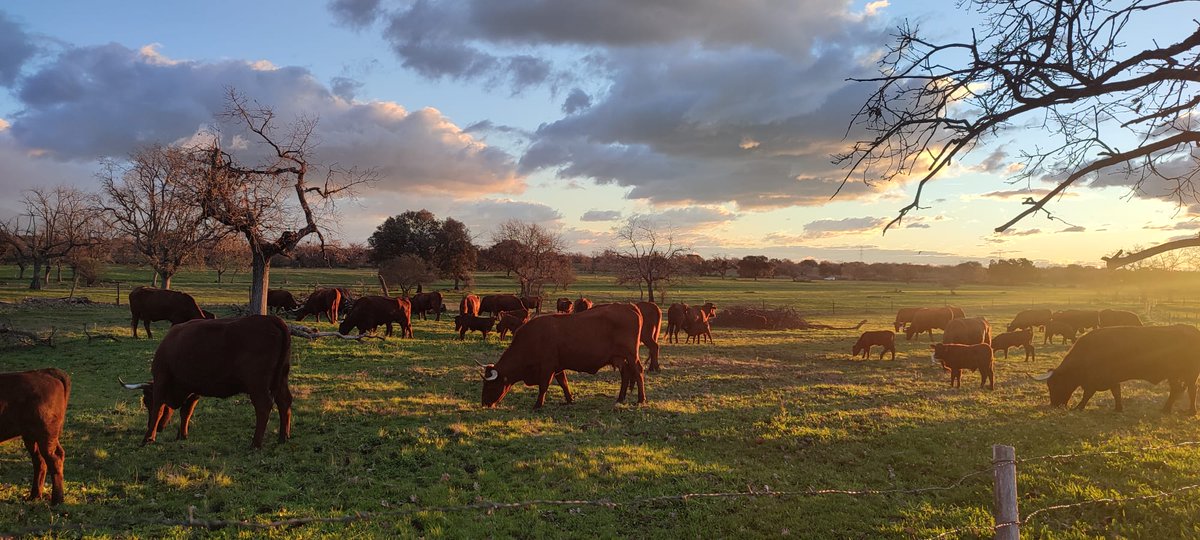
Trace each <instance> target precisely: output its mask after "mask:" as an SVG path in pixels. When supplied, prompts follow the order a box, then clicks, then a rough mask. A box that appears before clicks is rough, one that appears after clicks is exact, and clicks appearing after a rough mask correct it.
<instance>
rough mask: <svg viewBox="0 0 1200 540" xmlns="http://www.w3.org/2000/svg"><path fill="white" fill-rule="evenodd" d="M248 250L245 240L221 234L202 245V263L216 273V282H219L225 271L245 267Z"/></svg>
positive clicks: (233, 270)
mask: <svg viewBox="0 0 1200 540" xmlns="http://www.w3.org/2000/svg"><path fill="white" fill-rule="evenodd" d="M249 252H250V250H249V249H248V248H247V246H246V242H244V241H242V240H241V239H239V238H237V237H236V236H232V235H228V236H222V237H220V238H217V239H215V240H213V241H211V242H209V243H208V244H207V245H205V246H204V247H203V254H204V255H203V257H204V265H205V266H207V267H208V268H209V269H210V270H212V271H214V272H216V273H217V283H221V282H222V280H223V279H224V276H225V273H226V272H230V271H232V272H234V273H235V274H236V273H237V271H238V270H244V269H246V267H247V265H246V263H247V262H248V261H249V260H250V257H249V256H248V254H249Z"/></svg>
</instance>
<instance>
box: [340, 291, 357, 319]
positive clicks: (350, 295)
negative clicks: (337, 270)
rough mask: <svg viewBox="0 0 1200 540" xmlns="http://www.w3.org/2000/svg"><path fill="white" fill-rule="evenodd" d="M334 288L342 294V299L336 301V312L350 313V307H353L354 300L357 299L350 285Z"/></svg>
mask: <svg viewBox="0 0 1200 540" xmlns="http://www.w3.org/2000/svg"><path fill="white" fill-rule="evenodd" d="M334 288H335V289H337V292H339V293H341V295H342V301H341V302H339V303H338V313H350V309H351V308H353V307H354V302H355V301H356V300H358V297H357V296H355V295H354V292H353V291H351V290H350V287H334Z"/></svg>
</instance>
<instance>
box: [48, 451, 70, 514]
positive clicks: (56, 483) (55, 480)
mask: <svg viewBox="0 0 1200 540" xmlns="http://www.w3.org/2000/svg"><path fill="white" fill-rule="evenodd" d="M52 442H53V443H54V452H53V455H54V462H53V463H49V464H48V465H49V466H50V474H52V475H53V476H51V477H50V484H51V485H50V504H59V503H62V502H63V462H65V461H66V459H67V452H66V450H63V447H62V445H61V444H59V442H58V439H55V440H53V441H52Z"/></svg>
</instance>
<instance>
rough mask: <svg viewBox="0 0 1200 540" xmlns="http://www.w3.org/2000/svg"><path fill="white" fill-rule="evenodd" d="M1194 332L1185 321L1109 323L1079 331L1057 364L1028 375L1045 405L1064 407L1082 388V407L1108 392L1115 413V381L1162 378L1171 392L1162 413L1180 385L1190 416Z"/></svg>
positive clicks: (1199, 337)
mask: <svg viewBox="0 0 1200 540" xmlns="http://www.w3.org/2000/svg"><path fill="white" fill-rule="evenodd" d="M1197 351H1200V330H1197V329H1196V327H1194V326H1190V325H1186V324H1176V325H1173V326H1110V327H1107V328H1099V329H1096V330H1092V331H1091V332H1088V333H1087V334H1084V335H1083V336H1081V337H1080V338H1079V340H1078V341H1076V342H1075V344H1074V345H1072V346H1071V350H1069V351H1067V354H1066V356H1064V357H1063V360H1062V363H1060V364H1059V365H1058V367H1056V368H1054V369H1052V370H1050V371H1047V372H1046V373H1045V374H1043V375H1040V376H1036V377H1034V379H1035V380H1039V381H1046V384H1047V386H1048V389H1049V391H1050V405H1051V406H1054V407H1066V406H1067V402H1069V401H1070V400H1071V395H1072V394H1074V393H1075V390H1076V389H1078V388H1083V399H1082V400H1081V401H1080V402H1079V404H1077V405H1075V409H1076V410H1079V409H1082V408H1084V407H1085V406H1086V405H1087V403H1088V400H1090V399H1091V398H1092V394H1095V393H1096V392H1098V391H1100V392H1102V391H1104V390H1109V391H1111V392H1112V395H1113V402H1114V405H1115V410H1116V411H1118V412H1119V411H1121V383H1122V382H1124V381H1129V380H1135V379H1138V380H1143V381H1147V382H1150V383H1152V384H1158V383H1160V382H1162V381H1164V380H1165V381H1167V382H1168V384H1169V386H1170V389H1171V392H1170V394H1169V395H1168V396H1167V402H1166V404H1165V405H1164V406H1163V412H1164V413H1167V412H1170V411H1171V407H1172V405H1174V404H1175V400H1176V399H1178V398H1179V394H1180V392H1182V391H1183V390H1184V389H1185V388H1186V389H1187V393H1188V408H1187V413H1188V414H1189V415H1194V414H1196V377H1197V376H1200V355H1198V354H1197Z"/></svg>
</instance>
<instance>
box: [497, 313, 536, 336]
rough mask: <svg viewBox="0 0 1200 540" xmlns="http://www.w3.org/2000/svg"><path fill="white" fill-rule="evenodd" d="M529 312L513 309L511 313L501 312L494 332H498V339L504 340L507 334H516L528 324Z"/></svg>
mask: <svg viewBox="0 0 1200 540" xmlns="http://www.w3.org/2000/svg"><path fill="white" fill-rule="evenodd" d="M530 315H531V312H530V311H529V310H528V309H515V310H512V311H501V312H500V319H499V322H498V323H496V331H497V332H500V339H504V337H505V336H507V335H508V333H509V332H512V333H513V334H516V333H517V330H518V329H519V328H521V327H522V326H524V325H525V323H527V322H529V317H530Z"/></svg>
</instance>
